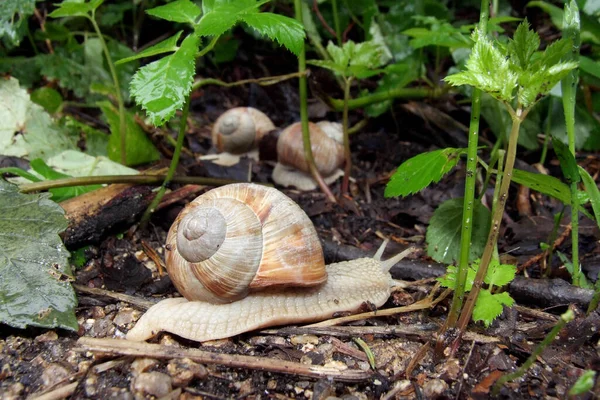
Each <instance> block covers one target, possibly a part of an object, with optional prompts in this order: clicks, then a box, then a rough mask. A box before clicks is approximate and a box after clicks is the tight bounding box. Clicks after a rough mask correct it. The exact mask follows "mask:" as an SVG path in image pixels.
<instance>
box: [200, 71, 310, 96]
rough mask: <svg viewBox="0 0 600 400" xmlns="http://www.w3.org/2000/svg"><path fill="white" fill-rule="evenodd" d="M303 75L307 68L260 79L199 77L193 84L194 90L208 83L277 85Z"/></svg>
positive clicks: (222, 84) (226, 85)
mask: <svg viewBox="0 0 600 400" xmlns="http://www.w3.org/2000/svg"><path fill="white" fill-rule="evenodd" d="M302 76H306V70H305V71H300V72H292V73H291V74H285V75H278V76H268V77H264V78H258V79H243V80H240V81H235V82H223V81H222V80H219V79H214V78H206V79H198V80H196V81H195V82H194V84H193V85H192V91H195V90H198V89H200V88H201V87H203V86H207V85H217V86H223V87H234V86H240V85H246V84H249V83H254V84H256V85H260V86H270V85H276V84H278V83H281V82H283V81H286V80H288V79H294V78H300V77H302Z"/></svg>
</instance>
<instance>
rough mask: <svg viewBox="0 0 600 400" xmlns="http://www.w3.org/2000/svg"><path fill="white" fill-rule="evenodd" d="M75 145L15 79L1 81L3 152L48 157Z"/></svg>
mask: <svg viewBox="0 0 600 400" xmlns="http://www.w3.org/2000/svg"><path fill="white" fill-rule="evenodd" d="M76 147H77V146H76V143H74V142H73V141H72V140H71V139H70V138H69V137H68V136H67V135H66V134H65V132H63V131H62V130H60V129H59V128H58V127H57V126H56V125H55V124H54V122H53V121H52V118H51V117H50V115H48V113H47V112H46V111H44V109H43V108H42V107H41V106H39V105H37V104H35V103H33V102H32V101H31V100H30V99H29V95H28V94H27V91H25V90H24V89H21V88H20V87H19V82H18V81H17V80H16V79H14V78H9V79H1V80H0V154H4V155H11V156H17V157H28V158H29V159H34V158H44V159H46V158H48V157H50V156H52V155H54V154H57V153H59V152H61V151H63V150H66V149H74V148H76Z"/></svg>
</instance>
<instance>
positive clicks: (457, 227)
mask: <svg viewBox="0 0 600 400" xmlns="http://www.w3.org/2000/svg"><path fill="white" fill-rule="evenodd" d="M473 205H474V207H473V221H472V225H471V226H472V232H473V233H472V240H471V246H470V252H469V260H470V261H473V260H475V259H477V258H479V257H481V254H482V253H483V248H484V247H485V244H486V241H487V236H488V233H489V230H490V211H489V210H488V209H487V208H485V207H484V206H483V204H481V202H480V201H479V200H475V201H474V202H473ZM462 216H463V198H462V197H459V198H456V199H450V200H447V201H445V202H444V203H442V204H441V205H440V206H439V207H438V208H437V209H436V210H435V212H434V213H433V216H432V217H431V219H430V220H429V227H428V228H427V235H426V241H427V255H429V256H430V257H431V258H433V259H434V260H436V261H438V262H441V263H445V264H451V263H453V262H454V261H455V260H458V258H459V256H460V236H461V227H462Z"/></svg>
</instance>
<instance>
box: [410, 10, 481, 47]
mask: <svg viewBox="0 0 600 400" xmlns="http://www.w3.org/2000/svg"><path fill="white" fill-rule="evenodd" d="M415 19H416V20H417V21H422V22H423V23H424V24H425V25H427V26H428V27H424V26H419V27H413V28H409V29H407V30H405V31H404V32H402V33H403V34H405V35H408V36H410V37H411V38H412V39H411V40H410V41H409V44H410V46H411V47H412V48H414V49H420V48H422V47H426V46H439V47H448V48H452V49H457V48H470V47H471V46H472V45H473V42H472V41H471V39H469V37H468V36H466V35H465V34H464V33H463V32H462V31H461V30H460V29H458V28H455V27H454V26H452V25H451V24H449V23H448V22H445V21H440V20H438V19H437V18H435V17H421V18H416V17H415Z"/></svg>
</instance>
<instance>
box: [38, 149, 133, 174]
mask: <svg viewBox="0 0 600 400" xmlns="http://www.w3.org/2000/svg"><path fill="white" fill-rule="evenodd" d="M48 165H49V166H50V167H52V168H54V169H55V170H57V171H58V172H62V173H64V174H67V175H69V176H96V175H135V174H137V173H139V172H138V171H137V170H135V169H133V168H129V167H126V166H124V165H122V164H120V163H118V162H114V161H111V160H109V159H108V158H107V157H104V156H97V157H94V156H91V155H89V154H85V153H82V152H80V151H76V150H66V151H63V152H62V153H60V154H57V155H55V156H53V157H51V158H49V159H48Z"/></svg>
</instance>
